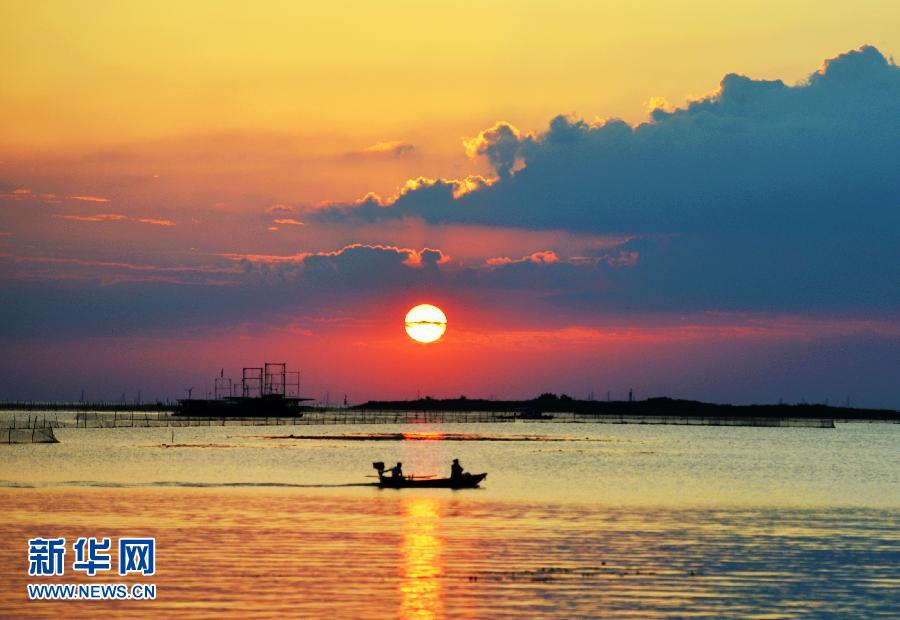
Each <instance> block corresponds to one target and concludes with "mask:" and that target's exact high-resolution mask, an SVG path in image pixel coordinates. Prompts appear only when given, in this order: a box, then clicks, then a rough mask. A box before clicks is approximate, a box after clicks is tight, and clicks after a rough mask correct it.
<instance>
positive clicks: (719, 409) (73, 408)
mask: <svg viewBox="0 0 900 620" xmlns="http://www.w3.org/2000/svg"><path fill="white" fill-rule="evenodd" d="M174 409H175V403H171V402H165V403H164V402H154V403H110V402H93V403H91V402H83V403H82V402H34V401H15V402H14V401H7V402H0V411H29V412H31V411H57V412H64V411H65V412H109V413H114V412H160V413H163V412H172V411H173V410H174ZM301 410H302V411H306V412H315V411H336V412H337V411H346V412H368V411H370V412H387V411H394V412H430V413H439V412H448V413H450V412H470V413H474V412H491V413H515V414H517V417H519V418H521V419H529V418H533V419H540V418H541V417H542V416H545V415H552V414H558V413H572V414H577V415H579V416H597V417H614V416H628V417H638V416H646V417H650V416H652V417H673V418H713V417H715V418H724V419H729V418H730V419H746V418H756V419H759V418H770V419H832V420H848V421H886V422H898V423H900V411H896V410H893V409H864V408H858V407H835V406H830V405H824V404H790V405H789V404H774V405H729V404H717V403H705V402H701V401H695V400H681V399H673V398H667V397H660V398H648V399H646V400H634V401H598V400H579V399H574V398H569V397H567V396H565V395H563V396H556V395H548V394H545V395H542V396H541V397H538V398H533V399H528V400H488V399H481V398H465V397H462V398H444V399H438V398H431V397H425V398H419V399H415V400H372V401H368V402H365V403H362V404H359V405H353V406H350V407H328V406H325V407H321V406H314V405H311V406H305V407H302V408H301Z"/></svg>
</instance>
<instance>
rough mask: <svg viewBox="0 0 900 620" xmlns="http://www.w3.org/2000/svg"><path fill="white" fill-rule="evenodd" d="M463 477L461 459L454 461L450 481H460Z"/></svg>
mask: <svg viewBox="0 0 900 620" xmlns="http://www.w3.org/2000/svg"><path fill="white" fill-rule="evenodd" d="M462 477H463V467H462V465H460V464H459V459H453V464H452V465H451V466H450V480H459V479H460V478H462Z"/></svg>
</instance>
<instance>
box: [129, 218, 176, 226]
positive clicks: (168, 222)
mask: <svg viewBox="0 0 900 620" xmlns="http://www.w3.org/2000/svg"><path fill="white" fill-rule="evenodd" d="M137 221H138V222H140V223H141V224H152V225H153V226H174V225H175V222H173V221H172V220H158V219H155V218H152V217H141V218H138V220H137Z"/></svg>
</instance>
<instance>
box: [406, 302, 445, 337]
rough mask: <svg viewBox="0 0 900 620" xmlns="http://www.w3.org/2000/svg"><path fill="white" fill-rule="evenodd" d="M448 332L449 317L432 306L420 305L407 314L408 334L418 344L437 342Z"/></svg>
mask: <svg viewBox="0 0 900 620" xmlns="http://www.w3.org/2000/svg"><path fill="white" fill-rule="evenodd" d="M445 331H447V315H445V314H444V312H443V311H442V310H441V309H440V308H438V307H437V306H432V305H431V304H419V305H418V306H416V307H415V308H413V309H412V310H410V311H409V312H407V313H406V333H407V334H409V337H410V338H412V339H413V340H416V341H418V342H425V343H428V342H435V341H436V340H439V339H440V337H441V336H443V335H444V332H445Z"/></svg>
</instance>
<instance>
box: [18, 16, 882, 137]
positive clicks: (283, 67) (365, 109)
mask: <svg viewBox="0 0 900 620" xmlns="http://www.w3.org/2000/svg"><path fill="white" fill-rule="evenodd" d="M863 43H871V44H874V45H876V46H878V47H879V48H881V49H882V51H884V52H885V53H887V54H890V53H892V52H893V51H894V50H896V49H898V47H900V3H892V2H883V1H881V0H858V1H857V2H856V3H854V7H853V10H852V11H848V10H847V4H846V2H836V1H830V0H828V1H825V0H821V1H815V2H813V1H806V0H804V1H796V2H790V3H785V2H782V1H780V0H764V1H759V2H743V3H738V2H728V3H711V2H701V1H698V0H684V1H680V2H671V1H666V2H640V3H621V2H586V1H577V2H568V3H565V4H560V3H557V2H527V1H521V0H519V1H516V2H496V1H493V2H492V1H487V2H483V1H479V2H474V1H473V2H460V1H458V0H457V1H454V2H443V1H433V2H432V1H429V2H421V1H420V0H392V1H390V2H349V1H338V2H327V3H324V2H303V3H296V2H262V3H260V2H254V3H251V4H248V3H245V2H237V1H235V2H226V1H224V0H222V1H215V2H189V3H184V2H101V1H93V2H92V1H84V2H77V3H76V2H48V1H44V2H39V1H36V2H11V1H5V2H2V3H0V55H2V57H3V59H4V61H3V63H0V84H3V87H2V90H0V108H2V109H3V112H4V113H3V115H2V118H3V119H4V120H3V121H2V125H3V127H2V129H3V131H2V134H0V135H2V137H0V148H2V149H3V150H4V151H5V152H6V153H7V154H9V153H16V152H22V151H30V150H35V149H38V150H43V149H54V148H61V147H72V148H75V149H90V148H94V147H101V146H104V145H110V144H118V143H121V142H128V141H139V140H147V139H163V138H168V137H172V136H182V135H195V134H205V133H219V132H235V131H237V132H279V133H287V134H313V133H316V134H318V133H323V132H327V133H328V134H330V135H332V136H337V137H334V138H333V139H334V140H335V141H336V142H341V141H345V140H346V136H352V137H359V141H360V144H359V147H360V148H364V147H365V146H369V145H371V144H374V143H377V142H383V141H392V140H404V141H413V142H415V143H416V144H417V145H421V144H426V145H429V146H430V148H431V149H432V150H441V149H444V150H447V151H450V150H459V144H460V138H461V137H462V136H464V135H473V134H474V133H477V131H478V130H479V129H481V128H483V127H486V126H489V125H490V124H492V123H493V122H494V121H496V120H498V119H505V120H510V121H511V122H513V123H516V124H517V125H519V126H520V127H521V128H522V129H523V130H526V131H527V130H532V129H536V128H539V127H543V126H544V125H545V124H546V122H547V120H548V119H549V118H550V117H551V116H553V115H555V114H557V113H574V114H577V115H581V116H584V117H586V118H593V117H594V116H595V115H601V116H621V117H625V118H627V119H629V120H639V119H640V118H641V117H642V116H643V115H644V113H645V103H646V102H647V101H648V100H650V99H651V98H652V97H656V96H662V97H665V98H666V99H668V100H669V101H671V102H673V103H676V104H677V103H680V102H682V101H684V99H685V97H687V96H690V95H695V94H700V93H703V92H708V91H709V90H710V89H711V88H712V87H714V86H715V84H716V83H717V82H718V80H719V79H720V78H721V76H722V75H723V74H724V73H726V72H729V71H742V72H746V73H748V74H751V75H754V76H758V77H781V78H784V79H786V80H789V81H791V80H796V79H800V78H802V77H803V76H805V75H806V74H807V73H808V72H809V70H810V68H811V67H815V66H816V65H817V64H818V63H819V62H821V59H822V58H825V57H829V56H833V55H835V54H837V53H840V52H842V51H846V50H848V49H851V48H855V47H858V46H859V45H861V44H863ZM324 141H325V142H326V143H327V142H328V141H329V138H327V137H326V138H325V139H324ZM323 148H327V147H323Z"/></svg>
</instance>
